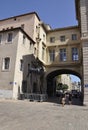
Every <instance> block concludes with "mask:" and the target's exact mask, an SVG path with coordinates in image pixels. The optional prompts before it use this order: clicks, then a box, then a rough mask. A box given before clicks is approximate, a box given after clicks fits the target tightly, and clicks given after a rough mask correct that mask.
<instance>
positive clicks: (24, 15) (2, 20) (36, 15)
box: [0, 12, 40, 21]
mask: <svg viewBox="0 0 88 130" xmlns="http://www.w3.org/2000/svg"><path fill="white" fill-rule="evenodd" d="M31 14H35V15H36V16H37V18H38V20H39V21H40V18H39V16H38V14H37V13H36V12H30V13H25V14H21V15H16V16H12V17H8V18H5V19H1V20H0V21H5V20H8V19H12V18H16V17H22V16H26V15H31Z"/></svg>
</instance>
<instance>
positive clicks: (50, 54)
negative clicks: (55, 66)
mask: <svg viewBox="0 0 88 130" xmlns="http://www.w3.org/2000/svg"><path fill="white" fill-rule="evenodd" d="M49 59H50V61H54V60H55V50H49Z"/></svg>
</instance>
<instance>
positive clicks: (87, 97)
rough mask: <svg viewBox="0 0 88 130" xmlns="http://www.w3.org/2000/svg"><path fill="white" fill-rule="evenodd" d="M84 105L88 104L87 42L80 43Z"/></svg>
mask: <svg viewBox="0 0 88 130" xmlns="http://www.w3.org/2000/svg"><path fill="white" fill-rule="evenodd" d="M82 49H83V84H84V104H88V41H86V42H83V43H82Z"/></svg>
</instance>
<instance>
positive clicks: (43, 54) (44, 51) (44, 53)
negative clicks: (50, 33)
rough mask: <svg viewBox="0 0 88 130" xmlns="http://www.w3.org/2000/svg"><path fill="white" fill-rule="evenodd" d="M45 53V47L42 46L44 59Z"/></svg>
mask: <svg viewBox="0 0 88 130" xmlns="http://www.w3.org/2000/svg"><path fill="white" fill-rule="evenodd" d="M44 55H45V48H44V47H42V60H44Z"/></svg>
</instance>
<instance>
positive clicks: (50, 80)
mask: <svg viewBox="0 0 88 130" xmlns="http://www.w3.org/2000/svg"><path fill="white" fill-rule="evenodd" d="M61 74H72V75H75V76H77V77H78V78H79V79H80V80H81V87H82V88H81V91H82V95H83V92H84V87H83V79H82V75H81V73H80V72H78V71H75V70H71V69H56V70H55V69H54V70H53V69H52V71H49V72H47V75H46V82H47V86H46V87H47V89H46V91H47V94H48V96H53V95H55V91H56V88H55V86H54V80H53V79H54V78H55V77H56V76H58V75H61ZM82 104H83V96H82Z"/></svg>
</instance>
